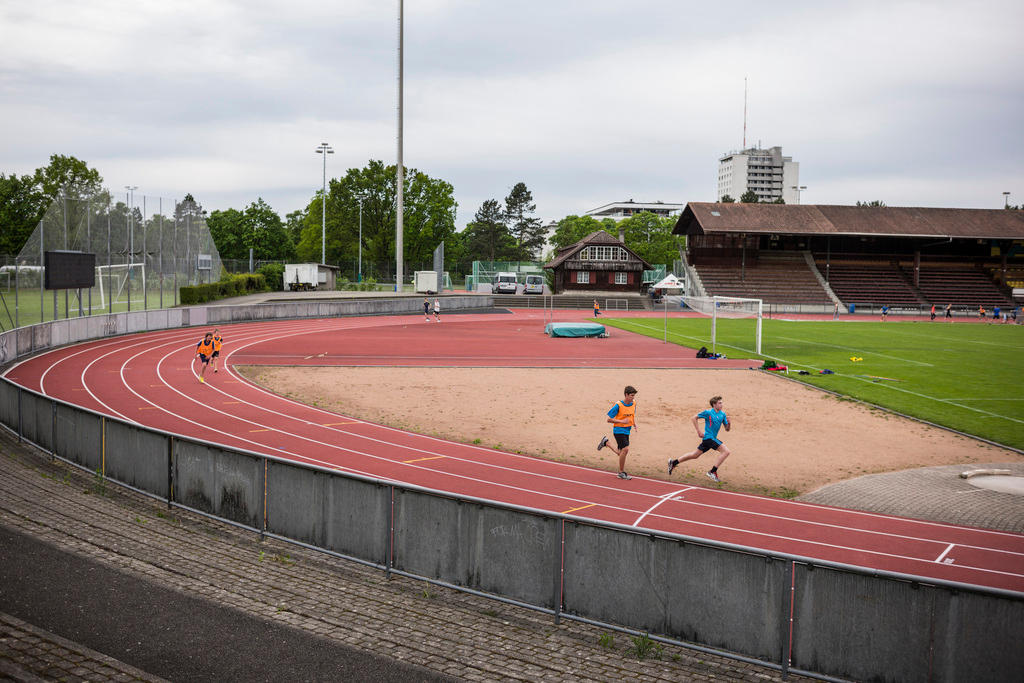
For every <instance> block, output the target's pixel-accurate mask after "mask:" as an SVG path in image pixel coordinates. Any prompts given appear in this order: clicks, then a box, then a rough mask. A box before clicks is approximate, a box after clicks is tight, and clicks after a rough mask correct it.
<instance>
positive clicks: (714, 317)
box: [670, 296, 764, 355]
mask: <svg viewBox="0 0 1024 683" xmlns="http://www.w3.org/2000/svg"><path fill="white" fill-rule="evenodd" d="M670 298H671V299H673V300H678V302H679V305H680V307H686V308H690V309H691V310H693V311H696V312H697V313H700V314H701V315H706V316H708V317H709V318H711V350H712V351H714V350H715V344H716V343H717V341H718V339H717V337H718V320H719V319H720V318H721V319H741V318H747V319H754V320H755V321H756V323H755V325H754V353H756V354H758V355H760V354H761V319H762V314H763V312H764V305H763V303H762V301H761V299H744V298H741V297H734V296H677V297H670Z"/></svg>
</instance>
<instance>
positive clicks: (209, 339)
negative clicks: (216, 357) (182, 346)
mask: <svg viewBox="0 0 1024 683" xmlns="http://www.w3.org/2000/svg"><path fill="white" fill-rule="evenodd" d="M196 355H197V356H199V362H200V363H202V364H203V367H202V368H200V370H199V381H200V382H201V383H203V384H205V383H206V380H205V379H203V375H205V374H206V368H208V367H209V366H210V358H211V357H212V356H213V332H207V333H206V335H205V336H203V338H202V339H201V340H199V343H198V344H196Z"/></svg>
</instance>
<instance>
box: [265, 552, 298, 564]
mask: <svg viewBox="0 0 1024 683" xmlns="http://www.w3.org/2000/svg"><path fill="white" fill-rule="evenodd" d="M262 553H263V551H262V550H261V551H260V554H262ZM272 559H273V560H274V562H278V563H280V564H283V565H291V564H295V560H293V559H292V556H291V555H289V554H288V553H278V554H277V555H274V557H273V558H272Z"/></svg>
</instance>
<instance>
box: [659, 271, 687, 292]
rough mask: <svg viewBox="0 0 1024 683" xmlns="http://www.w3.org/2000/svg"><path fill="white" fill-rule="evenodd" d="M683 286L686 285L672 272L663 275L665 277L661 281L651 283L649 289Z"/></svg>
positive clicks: (681, 287) (679, 287)
mask: <svg viewBox="0 0 1024 683" xmlns="http://www.w3.org/2000/svg"><path fill="white" fill-rule="evenodd" d="M684 287H686V285H684V284H683V282H682V280H680V279H679V278H677V277H676V276H675V275H673V274H672V273H669V274H668V275H667V276H665V279H664V280H662V281H661V282H659V283H657V284H653V285H651V289H683V288H684Z"/></svg>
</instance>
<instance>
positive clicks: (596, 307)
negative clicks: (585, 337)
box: [594, 299, 601, 318]
mask: <svg viewBox="0 0 1024 683" xmlns="http://www.w3.org/2000/svg"><path fill="white" fill-rule="evenodd" d="M599 315H601V304H599V303H597V299H594V317H595V318H596V317H598V316H599Z"/></svg>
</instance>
